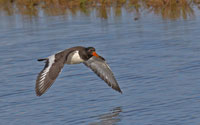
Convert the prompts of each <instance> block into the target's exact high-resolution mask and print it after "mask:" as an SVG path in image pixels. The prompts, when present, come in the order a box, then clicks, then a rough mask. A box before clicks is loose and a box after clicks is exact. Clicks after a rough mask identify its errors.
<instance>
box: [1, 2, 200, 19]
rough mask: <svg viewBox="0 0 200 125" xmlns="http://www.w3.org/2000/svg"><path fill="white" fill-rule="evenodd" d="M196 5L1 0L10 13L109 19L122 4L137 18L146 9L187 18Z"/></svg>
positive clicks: (3, 6)
mask: <svg viewBox="0 0 200 125" xmlns="http://www.w3.org/2000/svg"><path fill="white" fill-rule="evenodd" d="M193 6H200V2H198V1H197V0H193V1H188V0H73V1H71V0H29V1H27V0H0V11H1V12H4V13H6V14H7V15H13V14H16V13H19V14H22V15H29V16H31V17H32V16H39V15H40V14H43V13H44V14H45V15H49V16H55V15H63V14H72V15H76V14H77V13H79V12H81V13H83V14H85V15H90V13H91V12H96V13H97V16H99V17H101V18H104V19H107V18H108V17H109V15H111V14H112V15H114V16H121V11H122V7H124V8H126V10H127V11H128V12H130V13H134V14H135V16H136V17H135V19H137V18H138V17H139V15H140V13H141V12H142V11H144V10H146V12H152V13H154V14H157V15H161V16H162V18H163V19H173V20H174V19H179V18H183V19H187V18H189V17H193V16H194V10H193Z"/></svg>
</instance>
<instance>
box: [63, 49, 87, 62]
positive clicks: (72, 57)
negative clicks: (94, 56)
mask: <svg viewBox="0 0 200 125" xmlns="http://www.w3.org/2000/svg"><path fill="white" fill-rule="evenodd" d="M78 52H79V51H75V52H73V53H71V54H70V55H69V56H68V59H67V62H66V63H67V64H78V63H82V62H84V60H83V59H81V57H80V56H79V53H78Z"/></svg>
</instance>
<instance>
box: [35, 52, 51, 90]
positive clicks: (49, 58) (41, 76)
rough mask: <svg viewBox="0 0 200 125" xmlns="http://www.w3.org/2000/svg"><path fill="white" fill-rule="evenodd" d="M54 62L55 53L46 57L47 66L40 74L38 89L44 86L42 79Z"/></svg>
mask: <svg viewBox="0 0 200 125" xmlns="http://www.w3.org/2000/svg"><path fill="white" fill-rule="evenodd" d="M54 62H55V55H52V56H49V57H48V67H46V68H45V70H44V71H43V72H42V74H41V75H40V80H39V88H40V89H42V87H44V80H45V78H46V75H47V73H48V72H49V70H50V68H51V66H52V65H53V63H54Z"/></svg>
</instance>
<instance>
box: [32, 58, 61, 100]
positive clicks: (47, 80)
mask: <svg viewBox="0 0 200 125" xmlns="http://www.w3.org/2000/svg"><path fill="white" fill-rule="evenodd" d="M63 66H64V62H63V61H62V60H58V59H56V57H55V55H52V56H50V57H49V58H47V60H46V64H45V67H44V69H43V70H42V71H41V72H40V73H39V74H38V77H37V80H36V86H35V92H36V95H37V96H41V95H42V94H44V93H45V92H46V91H47V90H48V88H50V87H51V86H52V84H53V83H54V81H55V80H56V78H57V77H58V75H59V73H60V71H61V69H62V68H63Z"/></svg>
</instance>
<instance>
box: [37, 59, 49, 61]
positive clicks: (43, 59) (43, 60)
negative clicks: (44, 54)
mask: <svg viewBox="0 0 200 125" xmlns="http://www.w3.org/2000/svg"><path fill="white" fill-rule="evenodd" d="M45 60H48V59H47V58H44V59H38V60H37V61H45Z"/></svg>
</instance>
